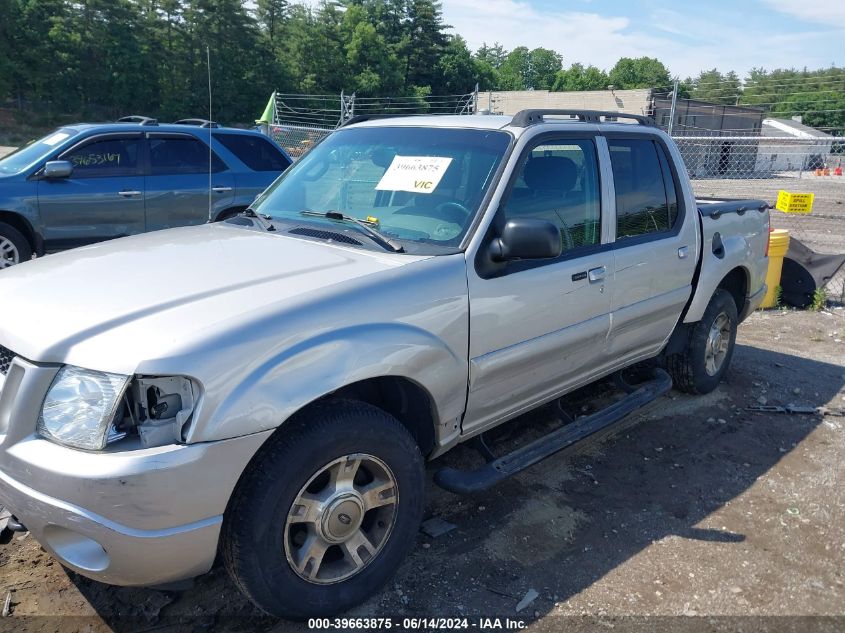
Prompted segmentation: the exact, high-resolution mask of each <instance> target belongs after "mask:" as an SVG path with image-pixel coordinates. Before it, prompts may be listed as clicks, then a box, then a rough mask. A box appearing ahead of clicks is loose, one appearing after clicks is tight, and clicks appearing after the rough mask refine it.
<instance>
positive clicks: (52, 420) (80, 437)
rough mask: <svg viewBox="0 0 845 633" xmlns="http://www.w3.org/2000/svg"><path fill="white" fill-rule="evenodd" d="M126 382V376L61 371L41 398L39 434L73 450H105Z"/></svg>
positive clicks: (87, 371)
mask: <svg viewBox="0 0 845 633" xmlns="http://www.w3.org/2000/svg"><path fill="white" fill-rule="evenodd" d="M128 382H129V376H121V375H119V374H107V373H105V372H101V371H92V370H88V369H81V368H79V367H73V366H70V365H67V366H65V367H62V369H60V370H59V373H58V374H56V377H55V378H54V379H53V384H52V385H50V390H49V391H48V392H47V397H46V398H44V404H43V405H42V407H41V414H40V415H39V416H38V425H37V429H38V433H39V434H41V435H42V436H44V437H47V438H49V439H52V440H54V441H56V442H58V443H59V444H64V445H66V446H72V447H74V448H83V449H87V450H100V449H103V448H105V446H106V444H107V443H108V439H109V431H110V429H111V426H112V422H113V421H114V417H115V414H116V413H117V407H118V405H120V401H121V397H122V396H123V392H124V390H125V389H126V385H127V383H128Z"/></svg>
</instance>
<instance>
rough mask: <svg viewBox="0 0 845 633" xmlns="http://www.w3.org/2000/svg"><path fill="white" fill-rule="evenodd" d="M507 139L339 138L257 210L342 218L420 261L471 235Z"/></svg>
mask: <svg viewBox="0 0 845 633" xmlns="http://www.w3.org/2000/svg"><path fill="white" fill-rule="evenodd" d="M510 141H511V136H510V135H509V134H508V133H506V132H499V131H492V130H473V129H457V128H430V127H427V128H422V127H420V128H415V127H364V128H351V129H348V130H339V131H337V132H335V133H334V134H332V135H331V136H329V137H328V138H327V139H326V140H325V141H323V142H322V143H320V144H319V145H318V146H317V147H315V148H314V149H313V150H312V151H311V152H310V153H308V154H307V155H306V156H304V157H303V158H302V159H301V160H300V161H299V162H297V163H295V164H294V165H293V166H292V167H291V168H290V169H289V170H288V171H287V173H285V175H284V176H282V178H280V179H279V180H277V181H276V182H275V183H274V184H273V185H272V186H271V187H270V188H269V189H268V190H267V191H266V192H265V193H264V195H262V196H261V198H260V199H259V201H258V202H257V203H256V204H255V205H254V207H253V208H254V209H255V211H256V212H258V213H262V214H265V215H269V216H271V217H272V218H273V219H275V220H289V221H292V222H297V223H302V222H315V221H316V222H320V223H324V222H325V223H328V222H331V220H330V219H327V220H325V221H324V220H320V219H317V220H315V218H314V216H313V215H308V216H303V215H302V212H303V211H311V212H317V213H327V212H333V213H342V214H344V215H348V216H352V217H354V218H358V219H360V220H363V221H365V222H367V223H368V224H369V225H371V226H372V227H373V228H376V229H377V230H378V231H379V232H380V233H382V234H383V235H386V236H389V237H391V238H395V239H396V240H399V241H400V242H402V244H403V246H405V250H407V251H409V252H414V253H420V254H423V253H425V254H436V253H442V252H444V248H443V247H446V249H447V250H449V251H452V250H454V248H455V247H456V246H457V245H458V244H460V241H461V239H462V238H463V236H464V235H465V234H466V232H467V230H468V229H469V227H470V225H471V224H472V221H473V218H474V216H475V213H476V211H477V210H478V207H479V205H480V204H481V201H482V200H483V198H484V195H485V194H486V193H487V190H488V188H489V187H490V184H491V182H492V180H493V177H494V175H495V173H496V170H497V168H498V167H499V164H500V163H501V161H502V158H503V156H504V154H505V152H506V150H507V148H508V146H509V144H510Z"/></svg>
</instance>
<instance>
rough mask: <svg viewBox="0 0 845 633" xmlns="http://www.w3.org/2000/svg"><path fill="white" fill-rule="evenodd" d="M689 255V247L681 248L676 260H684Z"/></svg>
mask: <svg viewBox="0 0 845 633" xmlns="http://www.w3.org/2000/svg"><path fill="white" fill-rule="evenodd" d="M688 255H689V246H681V248H679V249H678V259H686V258H687V256H688Z"/></svg>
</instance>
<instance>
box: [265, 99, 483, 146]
mask: <svg viewBox="0 0 845 633" xmlns="http://www.w3.org/2000/svg"><path fill="white" fill-rule="evenodd" d="M271 102H272V103H273V120H272V122H271V123H269V124H268V125H267V126H266V133H267V134H268V135H269V136H272V137H273V139H274V140H275V141H276V142H277V143H279V145H281V146H282V147H284V148H285V151H287V153H288V154H290V156H291V157H292V158H293V159H297V158H299V157H300V156H301V155H302V154H303V153H305V151H307V150H308V148H309V147H311V146H312V145H313V144H314V143H316V142H317V141H319V140H320V139H322V138H323V137H324V136H327V135H328V134H330V133H331V132H332V131H334V130H335V129H336V128H337V127H338V126H340V125H343V123H345V122H346V121H348V120H349V119H351V118H352V117H353V116H361V115H385V114H396V115H406V116H408V115H410V116H413V115H423V114H441V115H442V114H474V113H475V110H476V103H477V102H478V89H477V88H476V90H475V92H470V93H467V94H458V95H437V96H433V95H411V96H406V97H358V96H357V95H355V94H352V95H347V94H344V93H340V94H339V95H302V94H282V93H273V97H272V100H271Z"/></svg>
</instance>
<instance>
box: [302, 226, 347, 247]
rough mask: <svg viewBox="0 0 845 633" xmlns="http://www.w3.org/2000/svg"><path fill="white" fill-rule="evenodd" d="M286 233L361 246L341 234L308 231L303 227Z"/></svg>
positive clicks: (314, 230) (316, 230)
mask: <svg viewBox="0 0 845 633" xmlns="http://www.w3.org/2000/svg"><path fill="white" fill-rule="evenodd" d="M288 233H293V234H294V235H306V236H308V237H316V238H317V239H319V240H333V241H335V242H342V243H343V244H352V245H354V246H361V242H359V241H358V240H356V239H355V238H354V237H349V236H348V235H344V234H343V233H335V232H334V231H321V230H319V229H308V228H305V227H299V228H295V229H291V230H290V231H288Z"/></svg>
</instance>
